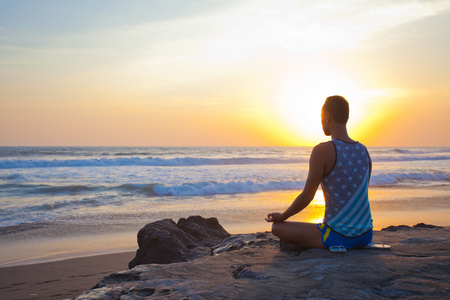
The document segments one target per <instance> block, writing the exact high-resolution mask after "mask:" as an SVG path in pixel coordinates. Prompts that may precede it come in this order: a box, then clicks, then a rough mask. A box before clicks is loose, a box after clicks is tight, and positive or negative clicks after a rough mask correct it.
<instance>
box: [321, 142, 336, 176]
mask: <svg viewBox="0 0 450 300" xmlns="http://www.w3.org/2000/svg"><path fill="white" fill-rule="evenodd" d="M329 143H331V144H332V145H333V147H334V164H333V167H332V168H331V169H330V172H328V173H327V174H325V175H323V178H325V177H327V176H328V174H330V173H331V172H333V170H334V167H335V166H336V162H337V151H336V145H335V144H334V143H333V141H329ZM323 178H322V179H323Z"/></svg>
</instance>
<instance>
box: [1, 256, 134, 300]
mask: <svg viewBox="0 0 450 300" xmlns="http://www.w3.org/2000/svg"><path fill="white" fill-rule="evenodd" d="M134 255H135V252H125V253H116V254H106V255H97V256H91V257H83V258H74V259H67V260H61V261H57V262H49V263H41V264H32V265H24V266H15V267H7V268H0V278H1V280H0V281H1V282H0V299H66V298H72V297H75V296H77V295H79V294H80V293H82V292H83V291H85V290H88V289H90V288H91V287H92V286H93V285H95V283H97V282H98V281H100V280H101V279H102V278H103V277H105V276H107V275H109V274H112V273H115V272H118V271H121V270H126V269H127V266H128V262H129V261H130V260H131V259H133V257H134Z"/></svg>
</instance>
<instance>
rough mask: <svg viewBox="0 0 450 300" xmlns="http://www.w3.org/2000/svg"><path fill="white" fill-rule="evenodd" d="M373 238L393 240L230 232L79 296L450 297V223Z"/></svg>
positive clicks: (399, 229) (402, 228)
mask: <svg viewBox="0 0 450 300" xmlns="http://www.w3.org/2000/svg"><path fill="white" fill-rule="evenodd" d="M424 225H425V224H424ZM374 241H376V242H383V243H385V244H389V245H391V248H390V249H388V250H386V249H383V250H381V249H358V250H349V251H348V252H346V253H331V252H329V251H328V250H325V249H309V250H303V251H302V250H301V249H299V250H295V249H294V251H290V252H285V251H280V247H279V243H278V239H276V238H275V237H274V236H273V235H272V234H271V233H269V232H264V233H256V234H247V235H233V236H231V237H229V238H227V239H226V240H225V241H224V242H223V243H221V244H219V245H218V246H215V247H212V248H211V250H210V254H208V255H207V254H205V252H202V253H203V254H201V255H197V258H195V259H192V260H189V259H187V261H184V262H177V263H171V264H144V265H138V266H136V267H134V268H133V269H131V270H127V271H123V272H118V273H115V274H112V275H109V276H106V277H105V278H103V280H101V281H100V282H99V283H97V284H96V285H95V286H94V287H93V288H92V289H90V290H89V291H86V292H84V293H83V294H81V295H79V296H78V297H76V298H75V299H78V300H81V299H143V298H146V299H286V300H287V299H305V298H317V299H319V298H320V299H322V298H326V299H384V298H420V299H422V298H426V299H444V298H447V297H448V295H449V294H450V278H449V277H450V259H449V254H450V235H449V228H442V227H435V226H430V225H425V226H423V225H420V226H414V227H408V228H407V227H406V226H397V227H392V226H391V227H389V229H386V230H382V231H376V232H374ZM194 248H195V247H194ZM194 256H195V255H194Z"/></svg>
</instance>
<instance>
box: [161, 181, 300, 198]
mask: <svg viewBox="0 0 450 300" xmlns="http://www.w3.org/2000/svg"><path fill="white" fill-rule="evenodd" d="M304 184H305V182H304V181H303V180H278V181H277V180H272V181H267V182H260V181H253V180H247V181H229V182H217V181H203V182H195V183H183V184H179V185H171V186H165V185H155V186H154V188H153V191H154V192H155V193H156V194H157V195H160V196H206V195H217V194H239V193H255V192H265V191H273V190H292V189H301V188H303V187H304Z"/></svg>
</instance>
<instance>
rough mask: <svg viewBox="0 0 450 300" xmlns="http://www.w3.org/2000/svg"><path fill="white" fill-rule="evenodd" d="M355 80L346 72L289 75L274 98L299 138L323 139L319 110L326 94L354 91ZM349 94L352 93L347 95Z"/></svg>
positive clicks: (309, 140) (348, 93) (289, 127)
mask: <svg viewBox="0 0 450 300" xmlns="http://www.w3.org/2000/svg"><path fill="white" fill-rule="evenodd" d="M356 90H357V88H356V85H355V84H354V82H353V81H352V80H351V79H350V78H349V77H348V76H346V75H345V74H342V73H338V72H334V71H316V72H311V73H309V72H308V74H304V75H301V76H298V77H296V78H293V79H290V80H288V81H287V83H286V84H285V85H284V87H283V88H282V91H281V93H280V94H279V96H278V97H277V98H276V99H275V105H276V106H277V109H278V113H279V117H280V118H281V119H282V121H283V122H284V123H285V125H286V126H287V127H288V129H289V130H291V131H293V132H294V133H295V134H296V135H297V136H298V137H299V139H300V140H301V141H302V142H306V143H307V144H313V143H316V142H318V141H320V140H323V132H322V126H321V122H320V113H321V108H322V105H323V103H324V101H325V99H326V98H327V97H328V96H332V95H343V96H344V97H347V98H348V97H349V95H353V94H355V91H356ZM350 97H351V96H350Z"/></svg>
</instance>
